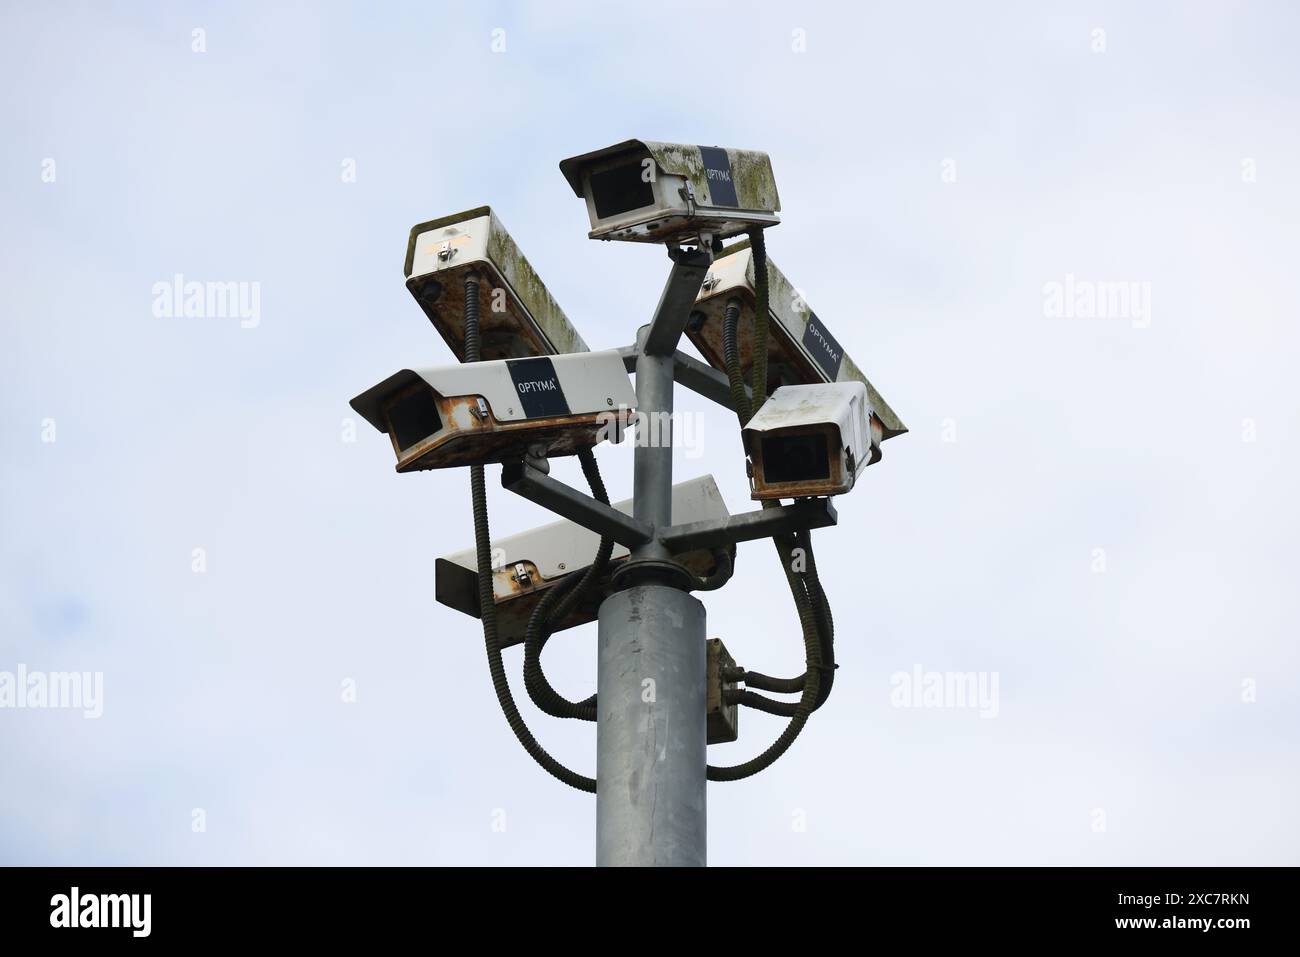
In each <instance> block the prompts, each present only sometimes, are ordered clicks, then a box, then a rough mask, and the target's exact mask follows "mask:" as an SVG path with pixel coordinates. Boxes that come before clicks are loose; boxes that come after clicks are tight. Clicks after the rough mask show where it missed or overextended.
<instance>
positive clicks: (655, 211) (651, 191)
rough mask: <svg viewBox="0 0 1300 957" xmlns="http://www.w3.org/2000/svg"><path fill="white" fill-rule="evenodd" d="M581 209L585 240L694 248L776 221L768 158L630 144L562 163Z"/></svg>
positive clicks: (639, 142)
mask: <svg viewBox="0 0 1300 957" xmlns="http://www.w3.org/2000/svg"><path fill="white" fill-rule="evenodd" d="M560 171H561V172H562V173H563V174H564V177H565V179H567V180H568V181H569V185H570V186H572V187H573V192H574V193H575V194H576V195H577V196H580V197H582V198H584V199H586V201H587V213H588V215H589V216H590V217H591V232H590V233H589V234H588V236H589V237H590V238H591V239H621V240H627V241H630V242H642V243H678V244H680V243H695V242H699V241H700V236H701V234H709V235H711V236H713V237H714V238H716V239H726V238H728V237H730V236H736V235H739V234H741V233H744V232H747V231H749V230H750V229H752V228H754V227H756V226H757V227H767V226H774V225H776V224H777V223H779V222H780V221H781V217H780V216H778V215H777V213H778V212H779V211H780V209H781V200H780V197H778V196H777V194H776V180H775V179H774V178H773V176H772V163H771V161H770V160H769V159H768V157H767V154H766V153H759V152H756V151H753V150H735V149H726V148H723V147H720V146H686V145H682V144H680V143H655V142H651V141H650V140H628V141H627V142H625V143H619V144H618V145H617V146H610V147H606V148H605V149H602V150H596V151H595V152H593V153H584V154H583V155H582V156H574V157H570V158H569V159H566V160H564V161H562V162H561V163H560Z"/></svg>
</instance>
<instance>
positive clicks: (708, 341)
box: [686, 240, 907, 439]
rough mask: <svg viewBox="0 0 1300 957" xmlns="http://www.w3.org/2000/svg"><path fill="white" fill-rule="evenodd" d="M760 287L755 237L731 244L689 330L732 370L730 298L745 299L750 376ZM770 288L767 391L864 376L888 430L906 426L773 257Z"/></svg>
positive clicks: (742, 331) (743, 344) (745, 366)
mask: <svg viewBox="0 0 1300 957" xmlns="http://www.w3.org/2000/svg"><path fill="white" fill-rule="evenodd" d="M755 287H756V280H755V274H754V254H753V250H752V249H751V248H750V246H749V242H748V241H747V240H745V241H741V242H738V243H735V244H734V245H732V246H728V247H727V249H726V250H724V254H723V255H722V256H719V257H718V259H717V260H716V261H714V263H713V265H712V266H711V267H710V269H709V273H708V275H707V276H705V278H704V283H703V285H702V286H701V288H700V293H699V296H698V297H697V298H696V301H695V312H694V314H693V315H692V317H691V321H690V322H688V323H687V324H686V336H687V338H689V339H690V340H691V343H692V344H693V345H694V346H695V348H696V349H698V350H699V351H700V354H701V355H702V356H704V358H705V360H706V361H707V362H708V363H709V364H710V365H711V366H713V367H714V368H715V369H717V370H719V371H721V372H726V371H727V365H726V362H725V361H724V359H723V351H722V327H723V322H724V316H725V314H726V309H727V303H728V302H730V301H731V300H732V299H737V300H739V302H740V308H741V314H740V321H739V322H738V323H737V324H736V351H737V353H738V354H739V359H740V370H741V374H742V375H743V376H744V377H745V379H746V380H748V379H749V378H750V370H751V368H752V367H753V363H754V313H755V310H756V308H757V304H758V296H757V293H756V291H755ZM767 290H768V296H767V304H768V337H767V356H768V358H767V363H768V365H767V375H768V382H767V392H768V393H771V392H772V391H774V390H776V389H778V388H780V387H781V386H786V385H807V384H811V383H819V382H822V383H826V382H861V383H862V384H863V385H864V386H866V389H867V399H868V400H869V402H870V405H871V410H872V413H873V414H874V415H875V417H876V419H877V420H878V422H879V427H880V431H881V434H882V436H883V437H884V438H886V439H891V438H893V437H894V436H896V435H902V434H903V433H904V432H906V431H907V426H905V425H904V424H903V422H902V420H901V419H899V417H898V415H897V414H896V413H895V412H894V410H893V409H892V408H890V407H889V403H888V402H886V401H885V400H884V399H883V398H882V397H881V395H880V393H879V392H877V391H876V388H875V386H873V385H872V384H871V383H870V382H869V381H868V380H867V377H866V375H865V374H864V373H863V372H862V370H861V369H860V368H858V365H857V363H855V362H854V361H853V359H852V358H850V357H849V355H848V354H847V353H846V352H845V351H844V347H843V346H841V345H840V344H839V342H838V341H837V340H836V339H835V337H834V336H833V335H832V334H831V332H830V330H829V329H828V328H827V327H826V324H825V323H824V322H823V321H822V320H821V318H820V317H819V316H818V315H817V313H815V312H814V311H813V310H812V307H811V306H809V305H808V303H807V302H805V301H804V299H803V297H802V295H801V294H800V293H799V291H798V290H797V289H795V287H794V285H793V284H792V283H791V282H790V280H789V279H787V278H786V277H785V274H784V273H782V272H781V270H779V269H778V268H777V267H776V264H775V263H773V262H772V260H771V258H770V257H769V258H768V260H767Z"/></svg>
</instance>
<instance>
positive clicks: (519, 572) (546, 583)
mask: <svg viewBox="0 0 1300 957" xmlns="http://www.w3.org/2000/svg"><path fill="white" fill-rule="evenodd" d="M613 507H614V508H616V509H618V510H619V511H620V512H624V513H625V514H628V515H631V514H632V500H631V499H628V500H627V501H625V502H617V503H615V504H614V506H613ZM729 517H730V512H728V511H727V505H726V503H725V502H724V501H723V499H722V493H721V492H720V491H719V490H718V485H717V483H716V482H715V481H714V480H713V476H712V475H704V476H701V477H699V478H694V479H690V480H689V481H686V482H679V483H678V484H676V485H674V486H673V521H674V522H676V523H679V524H685V523H688V522H707V521H725V520H726V519H727V518H729ZM599 544H600V536H599V535H598V534H596V533H595V532H593V531H591V530H589V529H586V528H583V527H582V526H581V525H577V524H575V523H574V522H570V521H568V520H561V521H558V522H552V523H550V524H548V525H543V526H541V527H539V528H534V529H532V530H531V531H527V532H522V533H521V534H518V535H510V536H508V537H504V538H497V539H494V540H493V542H492V553H493V564H494V566H495V567H494V568H493V570H492V593H493V601H494V603H495V604H496V609H497V631H498V634H499V636H500V638H501V643H502V644H503V645H504V646H509V645H513V644H516V643H518V642H520V641H523V640H524V630H525V629H526V628H527V626H528V619H529V617H530V616H531V615H532V613H533V609H534V608H535V607H536V606H537V603H538V602H539V601H540V600H541V598H542V596H543V595H545V594H546V592H547V591H548V590H549V589H551V588H553V587H554V586H555V585H556V584H557V583H558V582H559V581H560V580H561V579H563V578H566V577H567V576H569V575H580V574H582V573H583V572H584V571H586V569H587V568H588V567H589V566H590V565H591V561H592V559H593V558H594V557H595V555H596V549H597V547H598V546H599ZM734 550H735V549H734V546H733V547H732V549H731V551H732V552H734ZM628 554H629V553H628V550H627V549H626V548H624V547H623V546H622V545H615V546H614V551H613V552H612V554H611V556H610V573H611V574H612V572H613V571H614V569H616V568H617V567H618V566H619V565H620V564H622V563H623V562H625V561H627V558H628ZM672 558H673V561H675V562H677V563H679V564H681V565H682V566H683V567H685V568H686V569H687V570H688V571H690V572H691V573H692V574H694V575H696V576H698V577H701V578H703V577H707V576H709V575H711V574H713V573H714V572H716V571H717V567H716V557H715V555H714V554H713V551H712V550H710V549H696V550H693V551H688V552H682V553H675V554H674V555H673V556H672ZM434 568H435V572H434V577H435V594H436V597H437V599H438V601H439V602H440V603H442V604H444V605H446V606H447V607H449V608H454V609H456V610H457V611H459V612H462V613H464V614H466V615H470V616H472V617H474V618H477V617H479V601H478V570H477V569H478V561H477V558H476V556H475V551H474V549H472V548H470V549H466V550H465V551H461V552H456V553H455V554H453V555H447V556H445V557H443V558H439V559H438V560H437V563H436V564H435V566H434ZM607 584H608V579H606V580H605V581H600V582H597V583H596V585H597V587H595V588H591V589H588V590H587V592H586V594H585V595H584V596H583V597H582V599H580V600H579V601H578V602H577V603H576V604H575V605H574V607H573V608H572V610H571V611H570V613H569V615H568V616H567V617H566V618H564V620H562V621H560V622H557V623H555V630H556V631H560V630H562V629H565V628H572V627H574V626H575V625H581V624H584V623H586V622H589V621H595V620H596V612H597V610H598V609H599V607H600V602H601V600H602V598H603V586H605V585H607Z"/></svg>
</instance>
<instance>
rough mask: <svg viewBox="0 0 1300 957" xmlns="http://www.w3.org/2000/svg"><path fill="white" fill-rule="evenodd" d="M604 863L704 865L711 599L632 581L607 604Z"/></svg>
mask: <svg viewBox="0 0 1300 957" xmlns="http://www.w3.org/2000/svg"><path fill="white" fill-rule="evenodd" d="M598 643H599V647H600V651H599V655H600V658H599V667H598V672H597V678H596V701H597V707H598V709H599V715H598V720H597V723H596V755H597V757H596V768H597V772H596V863H597V864H598V865H600V866H602V867H614V866H660V867H665V866H666V867H703V866H704V864H705V860H706V850H705V848H706V840H705V837H706V821H707V818H706V814H705V767H706V764H707V760H708V758H707V754H706V750H705V749H706V744H705V727H704V721H705V700H704V691H705V687H704V685H705V643H704V606H703V605H702V604H700V602H699V601H697V600H696V599H695V598H693V597H692V596H691V595H690V594H688V593H687V592H684V591H682V590H681V589H678V588H673V587H670V586H666V585H633V586H632V587H631V588H628V589H625V590H624V591H620V592H615V593H614V594H613V595H611V596H610V597H609V598H607V599H605V601H604V603H603V604H602V605H601V606H600V627H599V637H598Z"/></svg>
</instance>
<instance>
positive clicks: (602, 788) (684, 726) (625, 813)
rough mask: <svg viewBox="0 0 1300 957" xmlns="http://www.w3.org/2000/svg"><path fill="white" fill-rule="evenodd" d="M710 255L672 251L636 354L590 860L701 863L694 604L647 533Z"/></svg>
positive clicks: (661, 488)
mask: <svg viewBox="0 0 1300 957" xmlns="http://www.w3.org/2000/svg"><path fill="white" fill-rule="evenodd" d="M710 262H712V255H711V254H710V253H709V252H708V251H707V250H705V249H701V250H700V251H698V252H691V253H678V254H677V255H676V256H675V257H674V264H673V270H672V274H671V275H670V276H669V278H668V283H667V285H665V287H664V292H663V295H662V296H661V297H660V300H659V306H658V308H657V309H656V311H655V317H654V319H653V320H652V322H651V323H650V328H649V329H648V330H647V332H646V335H645V338H644V340H643V344H642V347H641V353H640V355H638V356H637V360H636V398H637V412H638V414H639V422H638V427H637V436H636V443H637V444H636V449H635V453H634V461H633V466H632V467H633V476H632V486H633V492H632V494H633V499H632V515H633V517H634V518H635V519H636V520H637V521H638V522H639V523H642V524H643V525H644V526H647V527H649V528H651V529H653V534H652V535H651V537H650V539H649V540H648V541H646V542H644V543H641V544H639V545H637V546H636V547H634V548H633V549H632V554H631V556H630V559H629V561H628V563H627V564H626V565H625V566H624V567H623V568H622V569H620V570H619V572H618V574H617V576H616V580H615V586H616V587H618V588H620V589H621V590H620V591H617V592H615V593H614V594H613V595H611V596H610V597H609V598H607V599H605V601H604V602H603V603H602V604H601V606H600V615H599V618H600V625H599V629H598V635H599V637H598V643H599V648H600V650H599V666H598V671H597V678H596V703H597V704H596V863H597V864H598V865H601V866H612V865H659V866H701V867H702V866H703V865H704V863H705V860H706V849H705V847H706V845H705V835H706V815H705V810H706V804H705V787H706V783H707V780H706V778H707V765H708V757H707V751H706V749H707V739H706V731H705V681H706V673H707V663H706V648H705V643H704V606H703V605H701V604H700V603H699V602H698V601H696V600H695V599H694V598H692V597H691V596H690V594H689V593H688V592H687V591H686V588H687V586H688V585H689V576H687V575H686V574H685V572H684V570H683V569H682V568H681V567H680V566H679V565H676V564H675V563H673V562H672V561H671V560H670V552H669V550H668V548H667V546H665V545H664V544H663V543H662V542H661V541H660V540H659V538H658V536H659V533H660V532H662V531H664V530H666V529H667V528H668V527H669V526H671V525H672V521H673V515H672V507H673V442H672V411H673V367H674V354H675V353H676V351H677V342H678V340H679V339H680V338H681V334H682V329H683V328H684V327H685V325H686V319H687V316H688V315H689V313H690V309H691V306H692V304H693V303H694V302H695V297H696V294H697V293H698V292H699V289H700V284H701V282H703V280H704V276H705V273H706V272H707V271H708V267H709V264H710Z"/></svg>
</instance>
